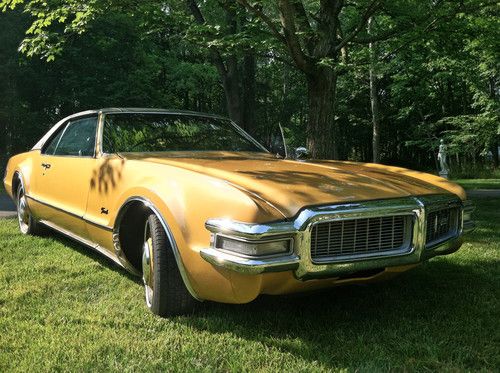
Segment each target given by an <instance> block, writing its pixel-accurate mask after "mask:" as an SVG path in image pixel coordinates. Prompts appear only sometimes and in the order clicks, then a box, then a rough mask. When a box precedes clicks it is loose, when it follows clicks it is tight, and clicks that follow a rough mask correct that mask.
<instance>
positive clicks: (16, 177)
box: [11, 171, 24, 198]
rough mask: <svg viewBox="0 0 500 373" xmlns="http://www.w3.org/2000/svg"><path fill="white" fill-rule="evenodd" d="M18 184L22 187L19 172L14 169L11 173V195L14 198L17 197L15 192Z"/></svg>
mask: <svg viewBox="0 0 500 373" xmlns="http://www.w3.org/2000/svg"><path fill="white" fill-rule="evenodd" d="M19 185H22V186H23V187H24V183H23V179H22V176H21V173H20V172H19V171H15V172H14V174H13V175H12V190H11V193H12V196H13V197H14V198H17V196H16V193H17V189H18V188H19Z"/></svg>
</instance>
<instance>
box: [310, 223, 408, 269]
mask: <svg viewBox="0 0 500 373" xmlns="http://www.w3.org/2000/svg"><path fill="white" fill-rule="evenodd" d="M412 221H413V219H412V216H410V215H395V216H383V217H374V218H362V219H348V220H339V221H333V222H325V223H318V224H316V225H314V226H313V229H312V231H311V258H312V260H313V261H323V262H325V261H341V260H343V259H352V258H355V259H356V258H363V257H371V256H379V255H387V256H390V255H399V254H402V253H405V252H408V251H409V250H410V248H411V245H410V243H411V235H412V233H411V232H412V229H411V228H412Z"/></svg>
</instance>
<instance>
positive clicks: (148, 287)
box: [142, 223, 154, 308]
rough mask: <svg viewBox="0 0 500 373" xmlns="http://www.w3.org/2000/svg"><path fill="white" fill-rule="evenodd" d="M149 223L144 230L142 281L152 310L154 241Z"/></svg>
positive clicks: (147, 302)
mask: <svg viewBox="0 0 500 373" xmlns="http://www.w3.org/2000/svg"><path fill="white" fill-rule="evenodd" d="M150 236H151V235H150V231H149V223H146V227H145V229H144V244H143V246H142V281H143V282H144V290H145V295H146V304H147V306H148V308H151V305H152V300H153V295H154V286H153V284H154V274H153V268H154V263H153V240H152V238H151V237H150Z"/></svg>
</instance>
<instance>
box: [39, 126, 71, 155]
mask: <svg viewBox="0 0 500 373" xmlns="http://www.w3.org/2000/svg"><path fill="white" fill-rule="evenodd" d="M67 126H68V124H67V123H65V124H64V125H63V126H61V127H60V128H59V129H58V130H57V133H56V135H55V136H53V137H52V138H51V139H50V140H49V142H48V143H47V144H46V145H45V146H44V148H43V150H42V153H43V154H49V155H53V154H54V151H55V150H56V148H57V145H58V144H59V141H60V140H61V137H62V134H63V133H64V129H65V128H66V127H67Z"/></svg>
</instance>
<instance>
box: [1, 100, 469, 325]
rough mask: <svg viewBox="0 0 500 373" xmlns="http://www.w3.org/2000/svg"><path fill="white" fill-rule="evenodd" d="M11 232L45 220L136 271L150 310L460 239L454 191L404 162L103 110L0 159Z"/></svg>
mask: <svg viewBox="0 0 500 373" xmlns="http://www.w3.org/2000/svg"><path fill="white" fill-rule="evenodd" d="M4 184H5V188H6V190H7V192H8V193H9V195H10V196H11V197H12V198H13V199H14V200H15V201H16V203H17V211H18V218H19V219H18V220H19V227H20V229H21V232H22V233H24V234H36V233H37V232H39V230H40V228H41V227H42V226H44V227H49V228H52V229H54V230H56V231H58V232H60V233H62V234H64V235H66V236H69V237H71V238H73V239H75V240H77V241H79V242H81V243H83V244H85V245H87V246H89V247H90V248H92V249H95V250H97V251H99V252H101V253H102V254H104V255H105V256H107V257H108V258H110V259H111V260H113V261H114V262H116V263H118V264H119V265H120V266H122V267H124V268H125V269H127V270H128V271H130V272H132V273H134V274H137V275H139V276H142V278H143V280H144V285H145V292H146V303H147V306H148V307H149V308H150V310H151V311H152V312H154V313H155V314H158V315H161V316H168V315H176V314H182V313H186V312H189V311H190V310H192V309H193V307H194V306H195V305H196V304H197V301H202V300H210V301H217V302H226V303H245V302H250V301H252V300H253V299H255V298H256V297H257V296H258V295H259V294H288V293H295V292H303V291H308V290H314V289H320V288H326V287H331V286H336V285H342V284H359V283H368V282H372V281H378V280H382V279H386V278H389V277H391V276H394V275H395V274H398V273H401V272H403V271H406V270H408V269H410V268H412V267H414V266H416V265H418V264H419V263H422V262H423V261H426V260H428V259H429V258H432V257H434V256H436V255H443V254H449V253H452V252H454V251H456V250H458V248H459V247H460V245H461V243H462V235H463V233H465V232H467V231H468V230H471V229H472V228H473V222H472V221H471V210H472V207H471V205H470V204H469V203H468V201H466V196H465V193H464V190H463V189H462V188H461V187H459V186H458V185H455V184H453V183H450V182H448V181H447V180H445V179H442V178H440V177H437V176H434V175H430V174H425V173H421V172H416V171H410V170H407V169H402V168H397V167H389V166H382V165H376V164H362V163H354V162H337V161H326V160H314V161H313V160H310V161H305V160H293V159H288V158H283V157H280V156H277V155H276V154H273V153H270V152H268V151H267V150H266V149H265V148H264V147H263V146H262V145H260V144H259V143H258V142H257V141H255V140H254V139H253V138H252V137H251V136H249V135H248V134H247V133H245V132H244V131H243V130H242V129H241V128H239V127H238V126H236V125H235V124H234V123H232V122H231V121H229V120H227V119H224V118H221V117H217V116H211V115H205V114H199V113H190V112H174V111H166V110H157V109H102V110H93V111H86V112H82V113H78V114H75V115H72V116H70V117H67V118H65V119H63V120H61V121H60V122H59V123H57V124H56V125H55V126H54V127H53V128H52V129H51V130H50V131H49V132H48V133H47V134H46V135H45V136H44V137H43V138H42V139H41V140H40V141H39V142H38V143H37V144H36V145H35V146H34V147H33V148H32V149H31V151H29V152H26V153H23V154H19V155H16V156H14V157H12V158H11V159H10V160H9V163H8V166H7V170H6V175H5V179H4Z"/></svg>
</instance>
